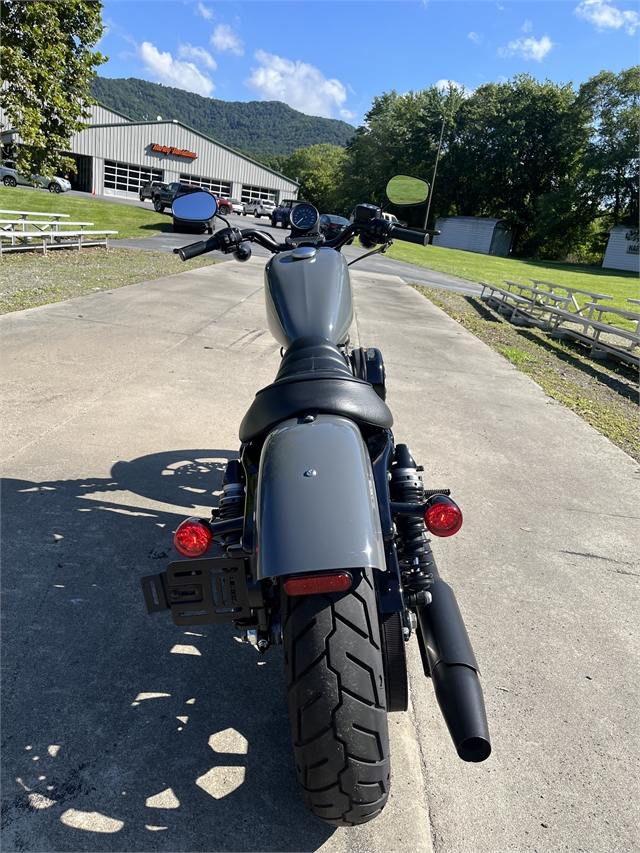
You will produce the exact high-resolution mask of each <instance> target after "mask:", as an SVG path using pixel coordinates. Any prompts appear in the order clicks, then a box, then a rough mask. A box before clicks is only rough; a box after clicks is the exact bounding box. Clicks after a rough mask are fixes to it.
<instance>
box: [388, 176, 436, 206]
mask: <svg viewBox="0 0 640 853" xmlns="http://www.w3.org/2000/svg"><path fill="white" fill-rule="evenodd" d="M428 196H429V184H428V183H427V182H426V181H423V180H422V179H421V178H414V177H412V176H411V175H396V176H395V177H393V178H391V180H390V181H389V183H388V184H387V198H388V199H389V201H390V202H391V204H397V205H400V206H403V207H409V206H410V205H412V204H422V203H423V202H424V201H426V200H427V198H428Z"/></svg>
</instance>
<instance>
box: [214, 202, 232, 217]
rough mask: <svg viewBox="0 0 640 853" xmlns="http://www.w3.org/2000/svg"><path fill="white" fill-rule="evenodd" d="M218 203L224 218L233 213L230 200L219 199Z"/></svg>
mask: <svg viewBox="0 0 640 853" xmlns="http://www.w3.org/2000/svg"><path fill="white" fill-rule="evenodd" d="M217 201H218V209H219V210H220V213H222V214H223V215H224V216H228V215H229V214H230V213H233V205H232V204H231V202H230V201H229V199H228V198H219V199H218V200H217Z"/></svg>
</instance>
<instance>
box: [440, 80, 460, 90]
mask: <svg viewBox="0 0 640 853" xmlns="http://www.w3.org/2000/svg"><path fill="white" fill-rule="evenodd" d="M449 88H451V89H460V90H461V91H462V89H464V85H463V84H462V83H456V81H455V80H438V82H437V83H436V89H440V91H441V92H443V91H444V90H445V89H449Z"/></svg>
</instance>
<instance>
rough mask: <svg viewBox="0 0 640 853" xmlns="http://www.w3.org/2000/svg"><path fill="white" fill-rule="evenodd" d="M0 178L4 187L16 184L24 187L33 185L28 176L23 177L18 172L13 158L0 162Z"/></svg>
mask: <svg viewBox="0 0 640 853" xmlns="http://www.w3.org/2000/svg"><path fill="white" fill-rule="evenodd" d="M0 180H1V181H2V183H3V184H4V185H5V187H15V186H17V185H18V184H21V185H22V186H24V187H30V186H33V185H32V183H31V181H30V180H29V178H25V176H24V175H21V174H19V172H18V170H17V169H16V164H15V163H14V162H13V160H5V161H4V162H3V163H2V164H0Z"/></svg>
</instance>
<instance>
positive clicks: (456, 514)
mask: <svg viewBox="0 0 640 853" xmlns="http://www.w3.org/2000/svg"><path fill="white" fill-rule="evenodd" d="M424 523H425V524H426V525H427V530H428V531H429V533H433V535H434V536H453V534H454V533H457V532H458V530H460V528H461V527H462V511H461V509H460V507H459V506H458V504H457V503H455V502H454V501H452V500H451V498H448V497H446V496H445V495H436V496H435V498H433V502H432V503H431V505H430V506H429V508H428V509H427V511H426V512H425V514H424Z"/></svg>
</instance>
